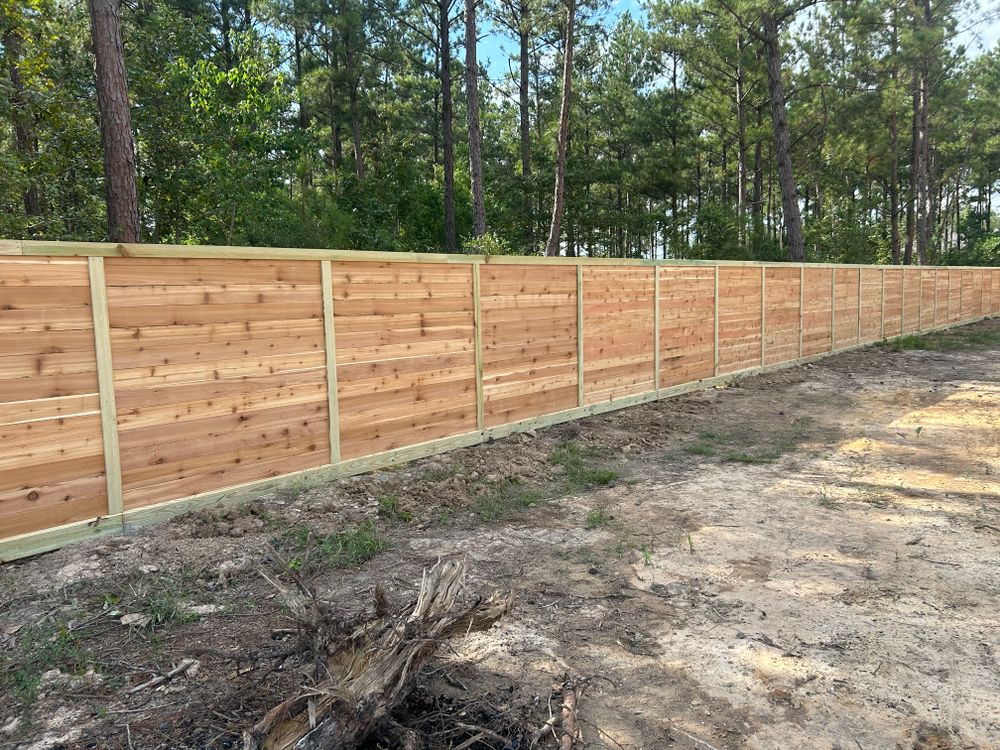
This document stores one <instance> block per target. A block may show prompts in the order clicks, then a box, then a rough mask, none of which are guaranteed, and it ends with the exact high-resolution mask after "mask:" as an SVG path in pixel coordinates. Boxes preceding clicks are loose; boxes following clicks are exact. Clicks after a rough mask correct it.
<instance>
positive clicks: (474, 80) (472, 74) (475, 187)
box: [465, 0, 486, 237]
mask: <svg viewBox="0 0 1000 750" xmlns="http://www.w3.org/2000/svg"><path fill="white" fill-rule="evenodd" d="M478 43H479V39H478V37H477V34H476V0H465V93H466V96H467V97H468V102H467V110H468V112H467V116H468V124H469V177H470V180H471V182H472V236H473V237H482V236H483V235H484V234H486V207H485V201H484V197H483V154H482V141H483V137H482V133H481V132H480V130H479V62H478V60H477V56H476V46H477V44H478Z"/></svg>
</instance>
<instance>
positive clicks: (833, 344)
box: [830, 268, 837, 352]
mask: <svg viewBox="0 0 1000 750" xmlns="http://www.w3.org/2000/svg"><path fill="white" fill-rule="evenodd" d="M836 348H837V269H836V268H831V269H830V351H831V352H832V351H833V350H834V349H836Z"/></svg>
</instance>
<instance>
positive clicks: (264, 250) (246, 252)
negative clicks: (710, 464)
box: [0, 239, 993, 271]
mask: <svg viewBox="0 0 1000 750" xmlns="http://www.w3.org/2000/svg"><path fill="white" fill-rule="evenodd" d="M16 255H20V256H32V255H51V256H65V257H73V256H82V257H95V256H102V257H106V258H187V259H191V260H199V259H200V260H226V259H230V260H334V261H358V262H376V263H459V264H462V263H464V264H476V263H486V264H503V265H536V264H537V265H550V266H559V265H566V266H579V265H587V266H737V267H740V266H750V267H760V266H770V267H775V268H798V267H800V266H802V267H806V268H883V269H898V270H907V271H917V270H920V269H922V268H940V269H945V268H950V269H955V270H959V269H961V270H985V269H987V268H993V267H992V266H902V265H877V264H871V263H791V262H787V261H753V260H698V259H686V258H671V259H667V260H652V259H649V258H589V257H582V258H581V257H565V256H557V257H548V256H543V255H465V254H449V253H407V252H390V251H371V250H330V249H322V248H301V247H230V246H228V245H153V244H139V243H117V242H62V241H54V240H53V241H49V240H2V239H0V257H3V256H16Z"/></svg>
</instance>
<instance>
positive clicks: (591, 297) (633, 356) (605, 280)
mask: <svg viewBox="0 0 1000 750" xmlns="http://www.w3.org/2000/svg"><path fill="white" fill-rule="evenodd" d="M653 287H654V281H653V269H652V268H644V267H638V268H630V267H627V266H621V267H613V266H612V267H602V266H587V267H585V268H584V269H583V321H584V322H583V389H584V402H585V403H587V404H593V403H598V402H601V401H611V400H613V399H616V398H621V397H622V396H628V395H633V394H637V393H645V392H648V391H651V390H654V389H655V387H656V386H655V384H654V382H653V380H654V370H655V368H654V363H653V349H654V337H655V328H654V321H653V313H654V308H655V305H654V303H653Z"/></svg>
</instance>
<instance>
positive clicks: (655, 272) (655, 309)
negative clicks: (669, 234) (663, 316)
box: [653, 266, 660, 391]
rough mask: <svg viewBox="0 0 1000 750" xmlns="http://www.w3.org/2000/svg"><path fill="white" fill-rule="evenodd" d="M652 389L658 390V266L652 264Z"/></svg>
mask: <svg viewBox="0 0 1000 750" xmlns="http://www.w3.org/2000/svg"><path fill="white" fill-rule="evenodd" d="M653 390H654V391H658V390H660V267H659V266H653Z"/></svg>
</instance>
